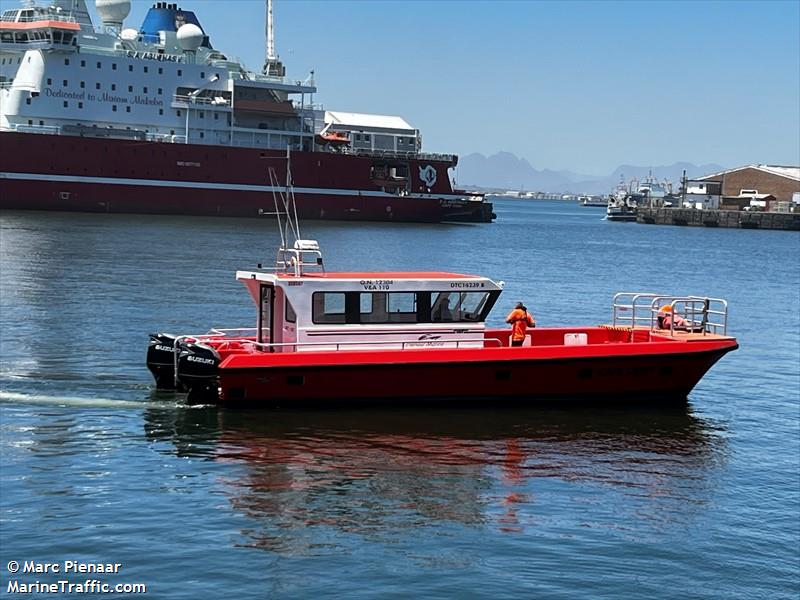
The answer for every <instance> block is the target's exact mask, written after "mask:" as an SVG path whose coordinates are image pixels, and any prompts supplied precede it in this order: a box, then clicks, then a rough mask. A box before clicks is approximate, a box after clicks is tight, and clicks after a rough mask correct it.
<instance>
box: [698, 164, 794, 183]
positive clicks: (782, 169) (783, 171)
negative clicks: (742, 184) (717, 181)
mask: <svg viewBox="0 0 800 600" xmlns="http://www.w3.org/2000/svg"><path fill="white" fill-rule="evenodd" d="M742 169H758V170H759V171H764V172H765V173H769V174H770V175H778V176H779V177H786V178H787V179H793V180H794V181H800V167H786V166H781V165H745V166H743V167H736V168H735V169H728V170H727V171H720V172H719V173H712V174H711V175H703V176H702V177H697V178H696V180H699V181H702V180H704V179H710V178H711V177H718V176H720V175H727V174H728V173H733V172H735V171H741V170H742Z"/></svg>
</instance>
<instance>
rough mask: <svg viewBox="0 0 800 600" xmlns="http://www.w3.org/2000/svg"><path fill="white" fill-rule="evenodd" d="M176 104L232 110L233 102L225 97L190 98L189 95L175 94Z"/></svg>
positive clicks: (173, 98) (173, 99)
mask: <svg viewBox="0 0 800 600" xmlns="http://www.w3.org/2000/svg"><path fill="white" fill-rule="evenodd" d="M172 101H173V102H174V103H175V104H180V105H181V106H194V105H195V104H197V105H201V106H203V107H204V108H206V107H212V108H214V107H220V108H230V106H231V101H230V99H228V98H225V97H224V96H190V95H188V94H175V95H174V96H173V97H172Z"/></svg>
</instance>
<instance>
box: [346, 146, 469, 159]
mask: <svg viewBox="0 0 800 600" xmlns="http://www.w3.org/2000/svg"><path fill="white" fill-rule="evenodd" d="M341 153H342V154H352V155H355V156H371V157H376V158H397V159H406V160H408V159H416V160H441V161H447V162H453V161H455V159H456V155H455V154H436V153H432V152H398V151H397V150H380V149H374V150H373V149H367V148H343V149H342V150H341Z"/></svg>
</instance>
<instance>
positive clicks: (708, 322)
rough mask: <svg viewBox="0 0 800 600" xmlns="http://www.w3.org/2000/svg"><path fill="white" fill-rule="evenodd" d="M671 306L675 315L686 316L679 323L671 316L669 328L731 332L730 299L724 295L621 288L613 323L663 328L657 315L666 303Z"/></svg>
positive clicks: (720, 332)
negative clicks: (632, 290) (652, 291)
mask: <svg viewBox="0 0 800 600" xmlns="http://www.w3.org/2000/svg"><path fill="white" fill-rule="evenodd" d="M667 305H670V306H671V307H672V311H673V315H677V316H678V317H680V318H682V319H683V320H684V324H683V325H676V324H675V322H676V321H677V319H674V318H673V319H670V326H669V332H670V335H674V334H675V332H676V331H691V332H695V333H703V334H704V335H705V334H707V333H715V334H721V335H727V333H728V303H727V301H726V300H723V299H722V298H710V297H704V296H669V295H664V294H652V293H646V292H621V293H619V294H616V295H615V296H614V301H613V305H612V325H613V326H615V327H616V326H628V327H637V326H640V327H647V328H648V329H650V330H651V331H652V330H660V329H661V327H659V325H658V316H659V314H660V313H661V312H662V308H663V307H664V306H667Z"/></svg>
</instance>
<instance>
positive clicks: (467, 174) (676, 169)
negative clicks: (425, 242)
mask: <svg viewBox="0 0 800 600" xmlns="http://www.w3.org/2000/svg"><path fill="white" fill-rule="evenodd" d="M724 169H725V167H722V166H720V165H717V164H705V165H695V164H693V163H687V162H677V163H674V164H672V165H649V166H636V165H620V166H619V167H617V168H616V169H614V171H613V172H612V173H610V174H609V175H606V176H597V175H582V174H580V173H575V172H573V171H568V170H565V171H553V170H550V169H542V170H537V169H535V168H533V166H531V164H530V163H529V162H528V161H527V160H526V159H524V158H519V157H517V156H516V155H514V154H512V153H511V152H498V153H496V154H492V155H491V156H484V155H483V154H479V153H473V154H468V155H466V156H463V157H461V158H460V159H459V161H458V171H457V183H458V185H459V187H464V186H466V187H478V188H485V189H502V190H520V189H522V190H525V191H528V192H550V193H561V194H568V193H572V194H607V193H609V192H611V191H612V190H613V189H614V188H615V187H616V186H617V184H618V183H619V182H620V180H624V181H625V182H626V183H627V182H629V181H630V180H631V179H638V180H640V181H641V180H643V179H644V178H645V177H647V176H648V175H652V176H653V177H654V178H655V179H657V180H658V181H663V180H664V179H667V180H668V181H670V182H672V183H673V184H674V185H675V188H676V189H677V187H678V184H679V183H680V180H681V177H682V175H683V171H684V170H685V171H686V176H687V177H689V178H690V179H691V178H692V177H701V176H703V175H710V174H711V173H716V172H718V171H723V170H724Z"/></svg>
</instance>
